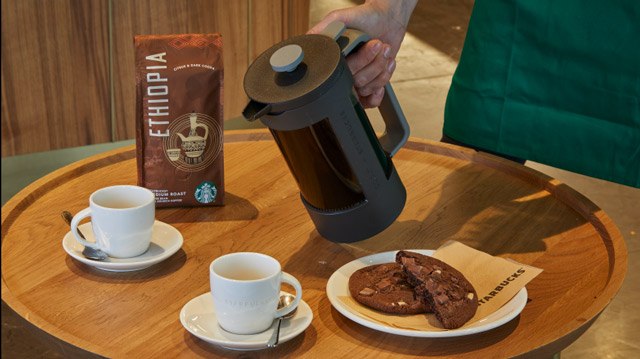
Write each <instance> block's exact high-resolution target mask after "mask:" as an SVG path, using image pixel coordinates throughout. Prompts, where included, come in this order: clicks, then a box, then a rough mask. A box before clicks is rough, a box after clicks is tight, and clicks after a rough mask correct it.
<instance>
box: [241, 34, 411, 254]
mask: <svg viewBox="0 0 640 359" xmlns="http://www.w3.org/2000/svg"><path fill="white" fill-rule="evenodd" d="M368 40H369V37H368V36H367V35H366V34H364V33H362V32H359V31H356V30H352V29H345V27H344V24H342V23H339V22H335V23H332V24H330V25H329V26H328V27H327V28H326V29H325V31H324V32H323V34H320V35H302V36H297V37H294V38H291V39H289V40H285V41H283V42H281V43H278V44H276V45H274V46H273V47H271V48H270V49H268V50H266V51H265V52H264V53H262V54H261V55H260V56H259V57H258V58H257V59H256V60H255V61H254V62H253V63H252V64H251V66H250V67H249V69H248V70H247V73H246V75H245V78H244V89H245V92H246V93H247V95H248V96H249V99H250V102H249V104H248V105H247V106H246V107H245V109H244V111H243V116H244V117H245V118H246V119H247V120H249V121H255V120H256V119H258V118H259V119H260V120H261V121H262V123H264V124H265V125H266V126H267V127H268V128H269V130H270V131H271V134H272V135H273V138H274V139H275V141H276V143H277V145H278V147H279V148H280V151H281V152H282V155H283V156H284V158H285V160H286V162H287V165H288V166H289V169H290V170H291V173H292V174H293V177H294V178H295V180H296V182H297V184H298V187H299V188H300V194H301V198H302V202H303V203H304V205H305V207H306V208H307V211H308V212H309V215H310V217H311V219H312V221H313V222H314V224H315V226H316V229H317V230H318V233H320V235H322V236H323V237H325V238H327V239H329V240H331V241H334V242H354V241H359V240H363V239H366V238H369V237H371V236H373V235H375V234H377V233H379V232H381V231H383V230H384V229H385V228H387V227H388V226H389V225H391V224H392V223H393V222H394V221H395V219H396V218H397V217H398V215H400V212H402V209H403V207H404V204H405V201H406V191H405V188H404V186H403V184H402V182H401V181H400V178H399V177H398V173H397V172H396V170H395V167H394V165H393V162H392V160H391V158H392V156H393V155H394V154H395V153H396V152H397V151H398V150H399V149H400V147H401V146H402V145H403V144H404V143H405V142H406V140H407V138H408V137H409V126H408V124H407V121H406V119H405V118H404V115H403V113H402V110H401V109H400V107H399V105H398V102H397V100H396V98H395V95H394V93H393V90H392V88H391V86H390V85H387V86H386V87H385V95H384V99H383V102H382V105H381V106H380V107H379V109H380V112H381V113H382V117H383V120H384V122H385V125H386V131H385V133H384V134H383V135H382V137H380V138H379V139H378V137H377V136H376V134H375V132H374V130H373V128H372V126H371V123H370V122H369V119H368V118H367V115H366V113H365V111H364V109H363V108H362V106H361V105H360V103H359V102H358V100H357V98H356V96H355V94H354V90H353V77H352V75H351V72H350V71H349V68H348V66H347V64H346V61H345V58H344V56H346V54H348V53H349V52H351V51H352V50H354V49H356V48H357V47H358V45H361V44H362V43H364V42H366V41H368Z"/></svg>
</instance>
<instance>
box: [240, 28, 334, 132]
mask: <svg viewBox="0 0 640 359" xmlns="http://www.w3.org/2000/svg"><path fill="white" fill-rule="evenodd" d="M345 67H346V63H345V62H344V60H343V61H341V50H340V46H339V45H338V43H336V41H334V40H333V39H332V38H330V37H328V36H325V35H315V34H310V35H301V36H296V37H293V38H291V39H288V40H285V41H283V42H280V43H278V44H276V45H274V46H272V47H271V48H269V49H268V50H266V51H265V52H263V53H262V54H261V55H260V56H259V57H258V58H257V59H256V60H255V61H254V62H253V63H252V64H251V66H249V69H248V70H247V73H246V75H245V77H244V90H245V92H246V93H247V96H249V99H250V100H251V103H250V104H249V105H248V106H247V109H245V118H247V119H248V120H255V119H257V118H259V117H261V116H263V115H265V114H267V113H269V112H271V113H278V112H282V111H286V110H290V109H294V108H297V107H300V106H304V105H305V104H308V103H310V102H312V101H314V100H315V99H317V98H319V97H320V96H322V95H323V94H325V93H326V92H327V91H329V89H331V87H332V86H333V84H334V83H335V81H336V80H337V78H338V77H339V76H340V74H341V73H342V71H344V68H345ZM252 106H253V110H252V111H247V110H249V108H250V107H252Z"/></svg>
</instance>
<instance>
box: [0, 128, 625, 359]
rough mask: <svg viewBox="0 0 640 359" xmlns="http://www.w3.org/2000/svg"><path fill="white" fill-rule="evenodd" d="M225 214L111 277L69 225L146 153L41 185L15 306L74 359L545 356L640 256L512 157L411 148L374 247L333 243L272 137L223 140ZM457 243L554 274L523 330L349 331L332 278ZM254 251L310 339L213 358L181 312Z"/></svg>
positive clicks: (5, 237)
mask: <svg viewBox="0 0 640 359" xmlns="http://www.w3.org/2000/svg"><path fill="white" fill-rule="evenodd" d="M224 156H225V158H224V161H225V183H226V201H227V204H226V206H224V207H206V208H204V207H201V208H169V209H159V210H157V212H156V217H157V219H158V220H160V221H163V222H165V223H168V224H171V225H172V226H174V227H175V228H177V229H178V230H179V231H180V232H181V233H182V235H183V237H184V244H183V246H182V248H181V249H180V250H179V251H178V252H177V253H176V254H174V255H173V256H172V257H170V258H168V259H167V260H165V261H163V262H161V263H159V264H156V265H154V266H152V267H149V268H147V269H143V270H139V271H134V272H127V273H113V272H106V271H102V270H99V269H96V268H93V267H90V266H87V265H85V264H83V263H81V262H79V261H77V260H75V259H73V258H72V257H70V256H69V255H67V253H66V252H65V251H64V249H63V247H62V238H63V237H64V235H65V234H66V233H67V232H68V231H69V226H68V225H66V224H65V223H64V222H63V221H62V219H61V218H60V212H61V211H63V210H69V211H71V212H72V213H76V212H78V211H79V210H81V209H83V208H85V207H87V206H88V197H89V195H90V194H91V193H92V192H93V191H95V190H96V189H98V188H100V187H104V186H108V185H116V184H135V183H136V159H135V147H134V146H129V147H124V148H121V149H117V150H114V151H110V152H106V153H104V154H101V155H97V156H93V157H90V158H88V159H85V160H82V161H79V162H76V163H74V164H71V165H69V166H66V167H64V168H62V169H60V170H57V171H55V172H53V173H51V174H49V175H47V176H45V177H43V178H41V179H40V180H38V181H36V182H34V183H33V184H31V185H30V186H28V187H27V188H25V189H24V190H23V191H21V192H20V193H18V194H17V195H16V196H15V197H13V198H12V199H11V200H9V201H8V202H7V203H6V205H5V206H3V208H2V300H3V301H5V303H6V304H7V305H8V306H9V307H10V308H11V309H12V310H14V311H15V312H17V314H19V315H20V316H21V317H22V318H23V319H24V321H25V324H26V325H27V326H28V327H29V328H31V329H33V332H34V333H35V334H36V335H37V336H38V337H39V338H41V339H42V340H43V341H45V342H47V343H48V344H50V345H53V346H55V348H56V349H57V350H59V351H61V352H62V353H64V354H66V355H68V356H72V357H74V356H83V357H84V356H105V357H111V358H196V357H207V358H210V357H230V358H239V357H243V358H248V357H255V358H285V357H286V358H323V359H324V358H398V357H401V358H411V357H443V356H444V357H450V356H456V357H461V358H507V357H518V356H523V357H536V358H540V357H544V356H551V355H553V354H555V353H558V352H560V351H561V350H562V349H563V348H565V347H566V346H567V345H569V344H570V343H571V342H573V341H574V340H575V339H577V337H578V336H579V335H581V334H582V333H583V332H584V331H585V330H586V329H587V328H588V327H589V326H590V325H591V324H592V323H593V322H594V321H595V319H596V318H597V317H598V315H599V314H600V313H601V312H602V310H603V309H604V308H605V307H606V305H607V304H608V303H609V302H610V301H611V299H612V298H613V296H614V295H615V294H616V292H617V291H618V289H619V288H620V286H621V285H622V281H623V279H624V276H625V272H626V268H627V252H626V247H625V244H624V241H623V239H622V236H621V234H620V232H619V230H618V229H617V227H616V226H615V224H614V223H613V222H612V221H611V219H610V218H609V217H608V216H607V215H606V214H605V213H604V212H603V211H602V210H600V209H599V208H598V207H596V206H595V205H594V204H593V203H592V202H590V201H589V200H588V199H586V198H585V197H583V196H582V195H580V194H579V193H577V192H576V191H574V190H572V189H571V188H569V187H568V186H566V185H564V184H562V183H560V182H559V181H557V180H554V179H552V178H549V177H547V176H545V175H543V174H541V173H539V172H536V171H534V170H532V169H529V168H527V167H524V166H520V165H517V164H513V163H511V162H508V161H506V160H503V159H501V158H497V157H493V156H489V155H485V154H479V153H476V152H475V151H473V150H468V149H464V148H460V147H456V146H452V145H446V144H442V143H435V142H430V141H423V140H418V139H410V140H409V142H407V144H406V145H405V146H404V147H403V149H401V150H400V151H399V152H398V154H397V155H396V156H395V157H394V159H393V160H394V163H395V165H396V167H397V170H398V172H399V174H400V178H401V179H402V181H403V182H404V184H405V186H406V188H407V196H408V197H407V203H406V206H405V208H404V211H403V212H402V214H401V215H400V217H399V218H398V220H397V221H396V222H395V223H394V224H393V225H391V227H389V228H388V229H387V230H385V231H384V232H382V233H381V234H379V235H377V236H375V237H373V238H370V239H367V240H365V241H361V242H356V243H351V244H338V243H333V242H330V241H328V240H326V239H324V238H322V237H321V236H320V235H319V234H318V233H317V231H316V230H315V228H314V226H313V224H312V222H311V220H310V219H309V216H308V214H307V213H306V210H305V209H304V207H303V205H302V203H301V201H300V197H299V192H298V188H297V186H296V184H295V182H294V179H293V177H292V175H291V174H290V172H289V170H288V168H287V166H286V164H285V161H284V159H283V157H282V156H281V154H280V152H279V151H278V149H277V147H276V145H275V143H274V141H273V139H272V138H271V136H270V135H269V133H268V132H266V131H233V132H228V133H226V134H225V145H224ZM450 239H453V240H457V241H459V242H462V243H464V244H466V245H468V246H471V247H473V248H476V249H479V250H482V251H485V252H487V253H490V254H492V255H497V256H502V257H509V258H512V259H514V260H516V261H519V262H522V263H525V264H529V265H532V266H536V267H539V268H543V269H544V272H543V273H542V274H540V275H539V276H538V277H536V278H535V279H534V280H533V281H532V282H530V283H529V284H528V285H527V290H528V293H529V301H528V303H527V305H526V307H525V308H524V310H523V311H522V312H521V313H520V315H519V316H517V317H516V318H515V319H513V320H511V321H510V322H508V323H507V324H505V325H503V326H500V327H498V328H496V329H493V330H490V331H487V332H484V333H479V334H474V335H470V336H464V337H454V338H415V337H404V336H399V335H394V334H387V333H383V332H379V331H376V330H373V329H369V328H367V327H364V326H362V325H360V324H357V323H355V322H353V321H351V320H349V319H347V318H346V317H344V316H342V315H341V314H340V313H339V312H338V311H337V310H335V309H334V308H333V307H332V306H331V304H330V302H329V300H328V298H327V295H326V292H325V286H326V284H327V280H328V278H329V277H330V276H331V274H332V273H333V272H334V271H336V270H337V269H338V268H340V267H341V266H342V265H344V264H345V263H348V262H350V261H352V260H354V259H356V258H359V257H362V256H365V255H369V254H373V253H379V252H385V251H390V250H397V249H403V248H405V249H410V248H411V249H420V248H423V249H435V248H437V247H438V246H439V245H440V244H442V243H444V242H445V241H447V240H450ZM238 251H255V252H262V253H265V254H268V255H270V256H273V257H275V258H276V259H278V260H279V261H280V262H281V263H282V266H283V270H285V271H286V272H289V273H291V274H292V275H294V276H295V277H297V278H298V279H299V280H300V282H301V283H302V286H303V288H304V290H303V299H304V300H305V301H306V302H307V303H308V304H309V306H310V307H311V309H312V311H313V314H314V318H313V321H312V322H311V325H310V326H309V327H308V328H307V329H306V330H305V331H304V332H303V333H302V334H301V335H299V336H297V337H296V338H294V339H292V340H290V341H288V342H285V343H282V344H280V345H279V346H278V347H277V348H274V349H265V350H258V351H252V352H239V351H232V350H228V349H224V348H221V347H216V346H213V345H211V344H208V343H206V342H204V341H202V340H200V339H198V338H196V337H195V336H193V335H191V334H190V333H189V332H187V331H186V330H185V329H184V327H183V326H182V325H181V323H180V319H179V313H180V310H181V308H182V307H183V306H184V305H185V304H186V303H187V302H188V301H189V300H191V299H193V298H195V297H197V296H199V295H201V294H203V293H206V292H208V291H209V274H208V265H209V263H211V261H212V260H213V259H214V258H216V257H218V256H220V255H222V254H226V253H230V252H238Z"/></svg>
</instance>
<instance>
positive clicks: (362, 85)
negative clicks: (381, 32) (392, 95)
mask: <svg viewBox="0 0 640 359" xmlns="http://www.w3.org/2000/svg"><path fill="white" fill-rule="evenodd" d="M391 56H392V55H391V48H390V46H389V45H388V44H383V43H382V42H381V41H380V40H371V41H369V42H368V43H367V44H365V45H364V46H363V47H362V48H361V49H359V50H358V51H357V52H356V53H355V54H352V55H349V56H348V57H347V64H348V65H349V69H350V70H351V73H352V74H353V82H354V87H355V89H356V92H357V93H358V95H359V97H360V102H361V103H362V105H363V107H365V108H369V107H377V106H378V105H379V104H380V101H381V100H382V96H383V95H384V89H383V86H384V85H386V84H387V83H388V82H389V80H390V79H391V75H393V72H394V71H395V67H396V62H395V60H394V59H393V58H392V57H391Z"/></svg>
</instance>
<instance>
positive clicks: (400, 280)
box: [349, 263, 428, 314]
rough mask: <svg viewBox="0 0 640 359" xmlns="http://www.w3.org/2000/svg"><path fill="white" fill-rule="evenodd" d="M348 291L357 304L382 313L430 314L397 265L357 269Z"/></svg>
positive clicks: (350, 279) (389, 264)
mask: <svg viewBox="0 0 640 359" xmlns="http://www.w3.org/2000/svg"><path fill="white" fill-rule="evenodd" d="M349 291H350V292H351V296H353V297H354V298H355V299H356V300H357V301H358V302H360V303H362V304H364V305H366V306H369V307H371V308H374V309H378V310H381V311H383V312H387V313H393V314H417V313H424V312H427V311H428V310H427V308H428V307H425V304H424V303H425V302H423V301H422V300H420V299H419V298H417V297H416V294H415V292H414V290H413V286H412V285H410V284H409V282H408V281H407V275H406V274H405V272H404V271H403V270H402V267H401V266H400V265H399V264H397V263H384V264H376V265H372V266H368V267H364V268H361V269H358V270H357V271H355V272H354V273H353V274H352V275H351V277H350V278H349Z"/></svg>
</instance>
